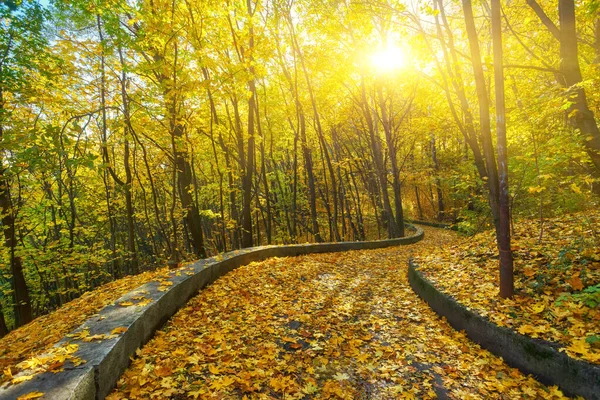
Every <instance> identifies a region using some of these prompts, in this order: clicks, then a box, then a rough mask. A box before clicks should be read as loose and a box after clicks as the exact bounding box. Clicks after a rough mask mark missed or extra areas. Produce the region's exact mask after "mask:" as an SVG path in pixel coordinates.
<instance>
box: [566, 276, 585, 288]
mask: <svg viewBox="0 0 600 400" xmlns="http://www.w3.org/2000/svg"><path fill="white" fill-rule="evenodd" d="M569 284H570V285H571V287H572V288H573V290H581V289H583V282H581V279H580V278H579V277H578V276H577V275H573V277H572V278H571V279H570V280H569Z"/></svg>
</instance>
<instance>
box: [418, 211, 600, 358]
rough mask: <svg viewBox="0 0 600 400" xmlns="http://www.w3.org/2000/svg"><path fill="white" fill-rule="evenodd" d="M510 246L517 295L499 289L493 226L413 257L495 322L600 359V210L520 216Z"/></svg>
mask: <svg viewBox="0 0 600 400" xmlns="http://www.w3.org/2000/svg"><path fill="white" fill-rule="evenodd" d="M512 248H513V254H514V260H515V261H514V267H515V289H516V295H515V297H514V298H513V299H501V298H499V296H498V295H497V294H498V252H497V250H496V244H495V236H494V233H493V232H484V233H482V234H478V235H476V236H475V237H473V238H469V240H468V241H463V242H462V243H459V244H455V245H453V246H447V247H444V248H438V249H437V250H436V251H434V252H432V253H430V254H428V255H422V256H421V257H418V258H417V259H416V261H417V263H418V265H419V268H420V270H421V271H422V272H423V273H424V275H425V276H426V277H427V279H429V280H430V281H432V282H433V283H434V284H435V285H436V287H438V288H439V289H441V290H442V291H444V292H446V293H448V294H450V295H451V296H453V297H454V298H456V299H457V300H458V301H459V302H460V303H462V304H464V305H466V306H467V307H469V308H471V309H472V310H474V311H476V312H477V313H479V314H480V315H483V316H485V317H487V318H489V319H490V320H491V321H492V322H494V323H496V324H497V325H501V326H507V327H510V328H512V329H514V330H516V331H518V332H520V333H522V334H525V335H529V336H531V337H534V338H541V339H545V340H548V341H552V342H558V343H559V344H560V345H562V346H563V349H564V351H566V352H567V353H568V354H569V355H570V356H571V357H574V358H580V359H584V360H587V361H589V362H592V363H600V213H598V212H597V211H596V212H594V211H589V212H586V213H580V214H574V215H564V216H561V217H558V218H554V219H551V220H546V221H545V222H544V224H543V231H542V236H541V240H540V221H539V220H527V221H518V222H517V223H516V226H515V235H513V240H512Z"/></svg>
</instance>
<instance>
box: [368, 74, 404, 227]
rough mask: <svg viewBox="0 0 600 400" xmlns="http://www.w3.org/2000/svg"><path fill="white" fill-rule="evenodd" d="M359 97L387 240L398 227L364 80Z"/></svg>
mask: <svg viewBox="0 0 600 400" xmlns="http://www.w3.org/2000/svg"><path fill="white" fill-rule="evenodd" d="M361 96H362V107H363V114H364V117H365V120H366V121H367V127H368V130H369V138H370V144H371V151H372V153H373V161H374V164H375V171H376V173H377V179H378V181H379V187H380V190H381V198H382V199H383V221H384V223H385V226H386V228H387V231H388V238H394V237H397V236H398V226H397V225H396V220H395V219H394V213H393V212H392V206H391V203H390V197H389V194H388V190H387V171H386V166H385V165H384V161H383V154H382V151H381V143H380V140H379V137H377V132H376V129H375V125H374V122H373V117H372V115H371V107H370V105H369V101H368V99H367V92H366V88H365V82H364V78H363V79H361Z"/></svg>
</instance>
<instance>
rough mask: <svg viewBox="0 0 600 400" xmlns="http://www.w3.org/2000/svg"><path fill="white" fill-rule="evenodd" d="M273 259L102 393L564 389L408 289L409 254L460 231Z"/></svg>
mask: <svg viewBox="0 0 600 400" xmlns="http://www.w3.org/2000/svg"><path fill="white" fill-rule="evenodd" d="M425 231H426V232H425V239H424V240H423V241H422V242H419V243H417V244H414V245H411V246H408V247H407V246H404V247H394V248H387V249H379V250H363V251H349V252H344V253H333V254H312V255H305V256H298V257H289V258H272V259H268V260H266V261H262V262H256V263H252V264H250V265H248V266H244V267H240V268H239V269H237V270H235V271H232V272H230V273H229V274H227V275H226V276H224V277H221V278H220V279H219V280H218V281H217V282H215V283H214V284H212V285H211V286H209V287H207V288H206V289H204V290H203V291H202V292H201V293H200V294H199V295H197V296H196V297H194V298H193V299H192V300H190V301H189V302H188V303H187V305H186V306H185V307H184V308H183V309H181V310H180V311H179V312H178V313H177V314H176V315H175V316H174V317H173V318H172V319H171V321H170V322H169V323H168V324H167V325H165V327H164V328H163V329H162V330H160V331H158V332H157V334H156V335H155V337H154V338H153V339H152V340H150V341H149V342H148V343H147V344H146V346H145V347H143V348H142V349H141V350H139V351H138V352H137V357H136V358H135V359H134V360H133V362H132V364H131V366H130V368H129V369H128V370H127V371H126V372H125V373H124V374H123V376H122V377H121V379H120V380H119V382H118V384H117V389H116V390H115V391H114V392H113V393H112V394H110V395H109V397H108V398H109V399H123V398H176V399H177V398H179V399H187V398H194V399H195V398H201V399H204V398H218V399H237V398H244V397H245V398H249V399H250V398H256V399H261V398H290V399H310V398H345V399H361V398H362V399H388V398H389V399H393V398H411V397H414V398H434V397H438V398H457V399H466V398H485V399H488V398H532V399H533V398H536V397H541V398H561V397H562V394H561V393H560V391H559V390H558V389H556V388H548V387H545V386H543V385H542V384H540V383H539V382H537V381H535V380H534V379H533V378H531V377H526V376H524V375H523V374H521V373H520V372H519V371H518V370H516V369H513V368H510V367H508V366H507V365H505V364H504V363H503V362H502V360H501V359H500V358H498V357H495V356H493V355H492V354H491V353H489V352H487V351H484V350H481V349H480V348H479V346H478V345H476V344H473V343H472V342H471V341H469V340H468V339H467V338H466V337H465V336H464V334H462V333H459V332H456V331H454V330H453V329H452V328H451V327H450V325H448V324H447V323H446V322H445V321H444V320H442V319H440V318H439V317H437V315H436V314H435V313H434V312H433V311H431V309H430V308H429V307H428V306H427V304H425V303H424V302H422V301H421V300H420V299H419V298H418V297H417V296H416V295H415V294H414V292H413V291H412V289H411V288H410V286H409V284H408V281H407V278H406V270H407V261H408V258H409V257H410V255H411V253H413V252H415V251H419V252H422V251H426V250H427V248H428V247H431V246H443V245H444V244H445V243H447V242H449V241H452V240H455V236H454V234H453V233H451V232H446V231H441V230H438V229H432V228H425Z"/></svg>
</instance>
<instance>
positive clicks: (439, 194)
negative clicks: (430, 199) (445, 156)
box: [431, 135, 445, 221]
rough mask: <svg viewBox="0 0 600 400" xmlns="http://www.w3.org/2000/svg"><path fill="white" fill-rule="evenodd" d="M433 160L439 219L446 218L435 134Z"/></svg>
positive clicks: (432, 146)
mask: <svg viewBox="0 0 600 400" xmlns="http://www.w3.org/2000/svg"><path fill="white" fill-rule="evenodd" d="M431 160H432V161H433V170H434V171H435V174H436V175H435V190H436V194H437V201H438V216H437V220H438V221H442V220H443V219H444V208H445V207H444V197H443V192H442V180H441V179H440V164H439V162H438V159H437V149H436V146H435V136H433V135H432V136H431Z"/></svg>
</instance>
